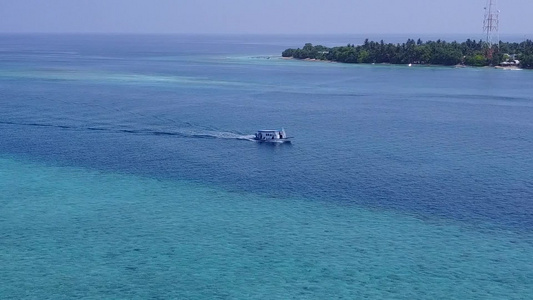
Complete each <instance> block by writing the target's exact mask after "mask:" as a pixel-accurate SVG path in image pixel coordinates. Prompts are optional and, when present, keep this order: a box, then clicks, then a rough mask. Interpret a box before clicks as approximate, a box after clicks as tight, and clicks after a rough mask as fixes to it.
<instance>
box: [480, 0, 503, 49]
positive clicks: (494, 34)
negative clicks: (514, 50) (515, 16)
mask: <svg viewBox="0 0 533 300" xmlns="http://www.w3.org/2000/svg"><path fill="white" fill-rule="evenodd" d="M496 6H497V5H496V0H487V5H486V6H485V18H484V20H483V33H484V35H485V36H486V38H485V42H486V43H487V57H488V58H492V54H493V49H492V46H493V45H494V44H495V43H496V44H497V45H498V46H499V44H500V35H499V32H498V27H499V25H500V11H499V10H498V9H497V7H496Z"/></svg>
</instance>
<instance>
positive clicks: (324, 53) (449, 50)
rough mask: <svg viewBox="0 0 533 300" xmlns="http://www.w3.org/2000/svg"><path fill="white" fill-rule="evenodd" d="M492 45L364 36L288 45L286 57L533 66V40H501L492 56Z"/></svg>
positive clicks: (493, 49) (359, 61) (379, 61)
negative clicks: (357, 40)
mask: <svg viewBox="0 0 533 300" xmlns="http://www.w3.org/2000/svg"><path fill="white" fill-rule="evenodd" d="M488 50H489V49H487V46H486V44H485V43H484V42H482V41H479V42H476V41H475V40H470V39H468V40H466V42H462V43H458V42H455V41H454V42H451V43H448V42H445V41H441V40H437V41H427V42H422V41H421V40H420V39H419V40H418V41H414V40H412V39H408V40H407V42H406V43H403V44H390V43H389V44H385V43H384V42H383V40H382V41H381V42H379V43H378V42H372V41H368V39H367V40H365V42H364V43H363V44H362V45H359V46H355V45H353V44H352V45H350V44H348V45H347V46H341V47H333V48H328V47H324V46H321V45H318V46H313V45H312V44H310V43H308V44H305V46H304V47H303V48H302V49H300V48H298V49H287V50H285V51H283V53H282V56H283V57H294V58H298V59H306V58H308V59H318V60H330V61H336V62H343V63H390V64H433V65H446V66H451V65H458V64H463V65H467V66H488V65H493V66H496V65H499V64H501V63H503V62H507V61H510V62H513V61H514V60H515V59H517V60H519V61H520V66H521V67H522V68H528V69H533V41H531V40H526V41H524V42H522V43H504V42H500V44H499V47H498V46H497V45H495V46H494V47H493V48H492V49H491V51H492V58H487V57H490V56H489V55H487V53H488V52H489V51H488Z"/></svg>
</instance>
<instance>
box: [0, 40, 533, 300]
mask: <svg viewBox="0 0 533 300" xmlns="http://www.w3.org/2000/svg"><path fill="white" fill-rule="evenodd" d="M344 38H347V37H340V36H338V37H329V38H327V37H316V39H317V40H318V41H317V42H316V43H330V44H328V45H331V44H346V43H357V41H353V40H345V41H343V39H344ZM311 39H312V37H309V36H306V37H287V36H279V37H276V36H268V37H266V36H263V37H261V36H244V37H239V36H120V35H118V36H91V35H83V36H76V35H72V36H68V35H67V36H62V35H56V36H43V35H3V36H0V111H1V113H0V141H1V142H0V159H1V161H2V164H0V165H1V166H2V167H1V168H0V171H1V172H2V177H0V199H1V200H0V208H1V210H0V238H1V242H0V265H5V266H7V267H6V268H5V269H4V270H3V271H0V281H1V282H4V283H5V282H7V284H3V286H4V288H0V296H2V298H21V297H22V298H24V297H28V298H41V296H43V295H45V296H44V297H45V298H57V297H67V298H72V297H87V298H102V297H111V298H128V299H129V298H135V297H138V298H149V297H154V298H191V299H194V298H205V299H212V298H228V299H229V298H241V299H249V298H265V297H267V298H268V295H270V296H271V297H272V298H279V299H286V298H306V299H307V298H316V299H324V297H327V298H348V299H353V298H359V297H361V298H364V297H367V298H372V299H383V298H395V299H412V298H425V299H436V298H442V299H451V298H456V299H467V298H468V299H475V298H477V299H502V298H507V299H527V295H530V294H532V293H533V284H532V282H533V259H532V258H531V256H530V254H529V253H531V252H529V251H530V250H532V248H533V240H532V235H531V233H532V230H533V202H532V201H533V171H532V170H533V156H532V155H531V150H532V149H533V96H532V95H533V87H532V86H531V82H533V72H530V71H504V70H496V69H490V68H461V69H455V68H446V67H426V66H424V67H411V68H409V67H407V66H388V65H346V64H334V63H322V62H303V61H293V60H284V59H281V58H280V57H279V55H280V53H281V51H283V50H284V49H285V48H288V47H299V46H301V45H302V44H303V43H304V42H313V43H315V41H314V40H311ZM280 127H284V128H285V129H286V131H287V132H288V134H289V135H291V136H294V142H293V144H292V145H285V144H284V145H275V146H273V145H264V144H257V143H255V142H252V141H249V140H248V137H249V136H250V135H251V134H253V133H254V132H255V131H256V130H257V129H263V128H280ZM2 229H4V230H2ZM181 235H183V236H181ZM202 237H204V238H202ZM177 241H184V242H183V243H181V242H179V243H178V244H179V246H176V245H174V246H173V245H172V244H173V243H175V242H177ZM228 245H229V246H228ZM184 247H185V248H184ZM136 249H137V250H136ZM87 252H89V253H91V254H90V255H89V256H87V255H88V254H87ZM64 257H67V258H68V259H69V260H67V261H64V260H62V258H64ZM54 271H57V272H54ZM440 272H442V274H440ZM52 273H53V275H51V274H52ZM43 274H45V275H43ZM46 274H47V275H46ZM58 274H60V275H58ZM37 278H38V279H37ZM217 278H218V279H217ZM104 279H105V280H104ZM32 280H37V281H36V283H35V284H33V285H32V284H29V283H25V284H24V283H23V282H28V281H29V282H31V281H32ZM247 280H249V281H247ZM459 282H460V284H459V285H458V283H459ZM28 284H29V285H28Z"/></svg>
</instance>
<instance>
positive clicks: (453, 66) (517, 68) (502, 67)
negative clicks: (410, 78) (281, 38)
mask: <svg viewBox="0 0 533 300" xmlns="http://www.w3.org/2000/svg"><path fill="white" fill-rule="evenodd" d="M281 59H284V60H297V61H307V62H323V63H335V64H346V65H379V66H405V67H409V68H412V67H442V68H454V69H462V68H475V69H478V68H488V69H498V70H510V71H522V70H526V69H522V68H520V67H516V66H505V67H504V66H479V67H478V66H467V65H461V64H458V65H451V66H447V65H435V64H393V63H343V62H338V61H334V60H327V59H316V58H303V59H302V58H294V57H292V56H291V57H281Z"/></svg>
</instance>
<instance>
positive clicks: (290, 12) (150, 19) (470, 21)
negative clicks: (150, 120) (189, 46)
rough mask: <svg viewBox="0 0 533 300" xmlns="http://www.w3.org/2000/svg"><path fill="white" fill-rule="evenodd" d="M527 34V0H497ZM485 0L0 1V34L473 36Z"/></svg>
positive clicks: (532, 21) (504, 24)
mask: <svg viewBox="0 0 533 300" xmlns="http://www.w3.org/2000/svg"><path fill="white" fill-rule="evenodd" d="M497 2H498V7H499V9H500V10H501V14H500V33H501V34H527V35H533V16H532V15H531V14H532V13H533V0H497ZM485 4H486V0H0V32H4V33H6V32H54V33H56V32H79V33H260V34H264V33H266V34H268V33H317V34H323V33H363V34H364V33H467V34H470V33H479V32H482V21H483V7H484V6H485Z"/></svg>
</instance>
